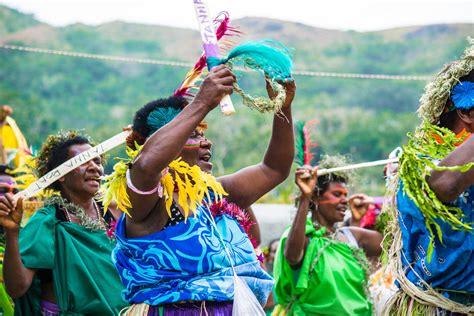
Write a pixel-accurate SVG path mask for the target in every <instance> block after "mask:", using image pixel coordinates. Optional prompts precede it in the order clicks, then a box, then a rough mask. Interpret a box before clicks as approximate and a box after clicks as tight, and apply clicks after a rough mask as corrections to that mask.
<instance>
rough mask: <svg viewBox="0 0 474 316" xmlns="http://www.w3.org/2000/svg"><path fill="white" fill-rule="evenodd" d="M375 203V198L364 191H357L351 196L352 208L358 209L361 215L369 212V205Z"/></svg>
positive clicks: (350, 203) (350, 204) (350, 205)
mask: <svg viewBox="0 0 474 316" xmlns="http://www.w3.org/2000/svg"><path fill="white" fill-rule="evenodd" d="M372 203H374V199H373V198H371V197H370V196H368V195H367V194H364V193H357V194H353V195H351V197H350V198H349V207H350V208H351V210H356V211H357V212H359V213H361V215H363V214H365V212H367V210H368V208H369V205H370V204H372Z"/></svg>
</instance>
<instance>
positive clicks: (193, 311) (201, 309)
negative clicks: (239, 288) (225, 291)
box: [148, 301, 233, 316]
mask: <svg viewBox="0 0 474 316" xmlns="http://www.w3.org/2000/svg"><path fill="white" fill-rule="evenodd" d="M232 306H233V302H215V301H197V302H189V303H182V304H179V303H176V304H165V305H161V306H151V307H150V309H149V311H148V316H160V315H163V316H200V315H212V316H231V315H232ZM160 309H162V312H161V313H160Z"/></svg>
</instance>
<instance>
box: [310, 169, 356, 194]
mask: <svg viewBox="0 0 474 316" xmlns="http://www.w3.org/2000/svg"><path fill="white" fill-rule="evenodd" d="M332 182H338V183H344V184H347V182H348V179H347V178H346V177H343V176H340V175H336V174H332V175H331V174H327V175H324V176H319V177H318V185H317V186H316V189H315V191H316V193H317V194H318V196H320V195H321V194H323V193H325V192H326V191H327V190H328V188H329V185H330V184H331V183H332Z"/></svg>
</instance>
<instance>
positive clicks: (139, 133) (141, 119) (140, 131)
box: [127, 96, 187, 148]
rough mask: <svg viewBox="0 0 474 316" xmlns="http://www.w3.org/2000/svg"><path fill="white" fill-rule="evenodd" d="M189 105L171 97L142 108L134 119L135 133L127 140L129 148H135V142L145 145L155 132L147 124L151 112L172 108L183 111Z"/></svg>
mask: <svg viewBox="0 0 474 316" xmlns="http://www.w3.org/2000/svg"><path fill="white" fill-rule="evenodd" d="M186 104H187V100H186V99H185V98H183V97H181V96H171V97H169V98H162V99H158V100H155V101H151V102H149V103H147V104H145V105H144V106H142V107H141V108H140V109H139V110H138V111H137V112H136V113H135V116H134V118H133V125H132V129H133V132H132V133H131V134H130V136H129V137H128V138H127V146H129V147H131V148H135V144H134V143H135V142H137V143H138V144H139V145H141V144H143V143H144V142H145V140H146V138H147V137H148V136H149V135H150V134H152V133H153V132H154V131H155V130H154V128H153V127H150V126H149V125H148V124H147V120H148V116H149V115H150V113H151V112H153V111H155V110H157V109H159V108H163V109H164V108H171V109H176V110H179V111H181V110H182V109H183V108H184V107H185V106H186Z"/></svg>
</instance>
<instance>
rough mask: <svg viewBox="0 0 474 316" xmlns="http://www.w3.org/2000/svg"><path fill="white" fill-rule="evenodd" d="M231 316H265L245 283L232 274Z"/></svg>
mask: <svg viewBox="0 0 474 316" xmlns="http://www.w3.org/2000/svg"><path fill="white" fill-rule="evenodd" d="M232 316H265V312H264V311H263V308H262V306H261V305H260V303H259V302H258V300H257V298H256V297H255V294H253V292H252V290H251V289H250V288H249V287H248V285H247V283H246V282H245V281H244V280H242V279H241V278H240V277H239V276H237V275H235V274H234V305H233V306H232Z"/></svg>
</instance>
